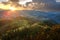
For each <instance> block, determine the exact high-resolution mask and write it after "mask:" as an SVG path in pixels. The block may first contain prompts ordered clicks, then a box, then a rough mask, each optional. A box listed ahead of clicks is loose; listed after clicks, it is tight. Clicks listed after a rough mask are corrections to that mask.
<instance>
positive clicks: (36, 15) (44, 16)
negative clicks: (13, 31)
mask: <svg viewBox="0 0 60 40" xmlns="http://www.w3.org/2000/svg"><path fill="white" fill-rule="evenodd" d="M2 12H4V11H0V18H1V17H2V18H6V19H7V18H10V17H8V16H7V17H4V16H3V15H4V14H5V13H2ZM16 14H17V15H16ZM10 15H11V18H15V17H19V16H21V17H26V18H29V19H30V18H32V19H33V20H39V21H47V20H48V21H49V20H50V21H52V22H56V23H59V24H60V12H43V11H38V10H20V11H17V12H16V13H14V12H11V14H10ZM14 15H15V16H14Z"/></svg>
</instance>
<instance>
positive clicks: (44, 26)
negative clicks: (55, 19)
mask: <svg viewBox="0 0 60 40" xmlns="http://www.w3.org/2000/svg"><path fill="white" fill-rule="evenodd" d="M49 24H50V25H49ZM0 39H1V40H59V39H60V25H59V24H53V23H52V22H51V21H49V22H47V21H45V22H41V21H38V20H34V19H32V18H24V17H17V18H14V19H12V20H0Z"/></svg>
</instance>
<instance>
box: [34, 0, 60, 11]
mask: <svg viewBox="0 0 60 40" xmlns="http://www.w3.org/2000/svg"><path fill="white" fill-rule="evenodd" d="M33 2H36V3H38V4H37V5H35V6H34V8H33V9H35V10H36V9H37V10H43V11H60V3H57V2H56V1H55V0H33Z"/></svg>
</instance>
